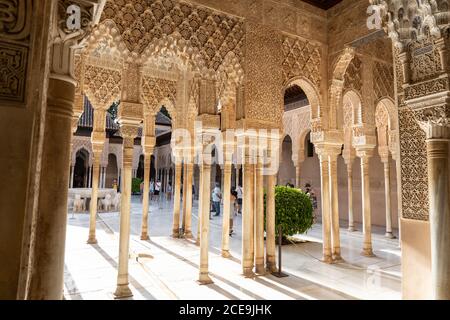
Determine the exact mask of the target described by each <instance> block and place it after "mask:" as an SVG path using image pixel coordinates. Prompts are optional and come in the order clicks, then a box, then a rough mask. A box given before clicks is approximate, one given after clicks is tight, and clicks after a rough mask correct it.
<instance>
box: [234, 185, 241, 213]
mask: <svg viewBox="0 0 450 320" xmlns="http://www.w3.org/2000/svg"><path fill="white" fill-rule="evenodd" d="M242 196H243V192H242V187H241V185H238V186H237V188H236V197H237V213H239V214H242Z"/></svg>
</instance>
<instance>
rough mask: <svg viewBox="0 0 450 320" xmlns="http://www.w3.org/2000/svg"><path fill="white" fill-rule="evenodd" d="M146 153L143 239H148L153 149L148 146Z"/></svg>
mask: <svg viewBox="0 0 450 320" xmlns="http://www.w3.org/2000/svg"><path fill="white" fill-rule="evenodd" d="M146 151H147V152H145V153H144V191H143V192H144V194H143V195H142V228H141V240H148V239H150V237H149V236H148V211H149V195H148V193H149V188H150V169H151V168H150V165H151V157H152V153H153V150H152V149H151V148H149V147H147V150H146Z"/></svg>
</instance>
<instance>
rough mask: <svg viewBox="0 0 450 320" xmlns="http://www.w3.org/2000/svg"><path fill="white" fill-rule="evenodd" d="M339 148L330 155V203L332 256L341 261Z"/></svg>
mask: <svg viewBox="0 0 450 320" xmlns="http://www.w3.org/2000/svg"><path fill="white" fill-rule="evenodd" d="M339 153H340V148H339V150H335V149H333V151H332V152H330V155H329V166H330V172H329V174H330V204H331V242H332V257H333V260H335V261H341V260H342V257H341V239H340V232H339V230H340V229H339V194H338V176H337V174H338V173H337V157H338V155H339Z"/></svg>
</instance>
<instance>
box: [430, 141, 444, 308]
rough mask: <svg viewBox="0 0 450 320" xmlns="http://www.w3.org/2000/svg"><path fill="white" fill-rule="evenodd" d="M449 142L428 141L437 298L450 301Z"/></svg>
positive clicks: (432, 254) (432, 251)
mask: <svg viewBox="0 0 450 320" xmlns="http://www.w3.org/2000/svg"><path fill="white" fill-rule="evenodd" d="M448 144H449V142H448V140H444V139H441V140H440V139H429V140H427V158H428V185H429V187H428V188H429V197H430V228H431V286H432V290H433V298H434V299H436V300H449V299H450V256H449V254H448V253H449V248H450V233H449V231H450V199H449V193H450V189H449V172H448V170H449V168H448V167H449V163H448V162H449V158H448V156H449V146H448Z"/></svg>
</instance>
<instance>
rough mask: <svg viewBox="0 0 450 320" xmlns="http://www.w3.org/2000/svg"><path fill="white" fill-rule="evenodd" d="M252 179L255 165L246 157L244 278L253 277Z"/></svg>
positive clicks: (243, 237)
mask: <svg viewBox="0 0 450 320" xmlns="http://www.w3.org/2000/svg"><path fill="white" fill-rule="evenodd" d="M254 179H255V165H254V164H252V163H251V159H250V157H246V161H245V164H244V188H243V189H244V195H243V196H244V199H243V205H244V208H243V212H242V268H243V274H244V276H245V277H247V278H250V277H253V276H254V273H253V267H254V258H255V257H254V247H253V246H254V233H255V231H254V230H255V225H254V192H253V188H254Z"/></svg>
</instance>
